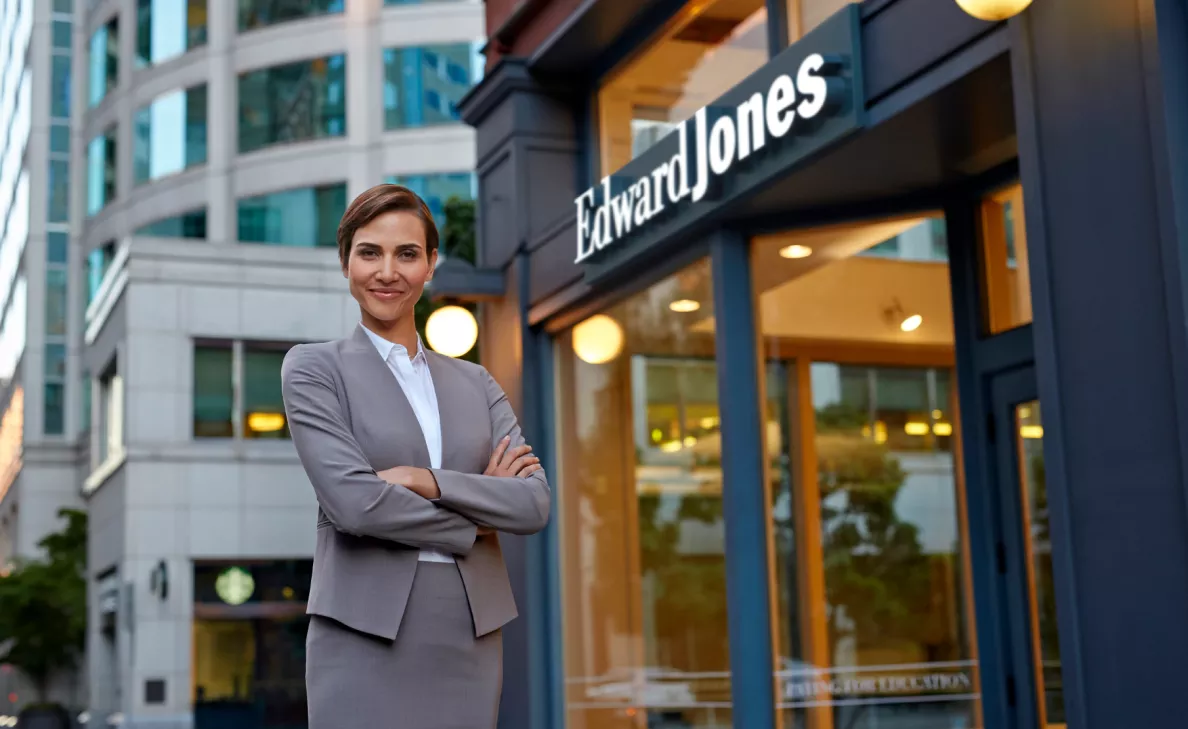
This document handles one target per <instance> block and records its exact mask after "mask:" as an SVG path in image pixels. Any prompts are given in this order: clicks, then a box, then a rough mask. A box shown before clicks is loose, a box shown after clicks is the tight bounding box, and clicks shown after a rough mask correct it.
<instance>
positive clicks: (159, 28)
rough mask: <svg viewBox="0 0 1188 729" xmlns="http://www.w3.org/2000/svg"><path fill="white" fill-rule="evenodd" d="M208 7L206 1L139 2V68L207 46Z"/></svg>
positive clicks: (137, 27) (138, 0)
mask: <svg viewBox="0 0 1188 729" xmlns="http://www.w3.org/2000/svg"><path fill="white" fill-rule="evenodd" d="M217 1H218V0H216V2H217ZM206 4H207V0H137V6H136V65H137V66H139V67H142V68H143V67H145V66H151V65H153V64H156V63H161V62H163V61H168V60H169V59H171V58H174V57H175V56H180V55H181V54H183V53H185V52H186V51H189V50H192V49H194V48H197V47H199V46H203V45H206Z"/></svg>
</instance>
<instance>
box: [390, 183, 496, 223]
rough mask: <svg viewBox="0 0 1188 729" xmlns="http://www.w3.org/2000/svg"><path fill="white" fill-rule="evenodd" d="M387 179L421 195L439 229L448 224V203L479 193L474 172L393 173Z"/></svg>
mask: <svg viewBox="0 0 1188 729" xmlns="http://www.w3.org/2000/svg"><path fill="white" fill-rule="evenodd" d="M387 181H388V182H389V183H391V184H394V185H404V186H405V187H407V188H408V189H410V190H412V191H413V192H415V193H416V194H417V195H419V196H420V197H421V199H422V200H424V201H425V204H426V205H427V206H429V212H430V213H432V214H433V220H434V222H436V223H437V228H438V230H441V229H444V228H445V226H446V222H447V221H446V203H448V202H449V201H450V200H474V199H475V197H476V196H477V195H478V179H477V178H476V177H475V174H474V173H473V172H442V173H436V174H428V175H392V176H390V177H389V178H388V180H387Z"/></svg>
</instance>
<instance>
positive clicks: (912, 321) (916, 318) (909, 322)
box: [899, 314, 924, 332]
mask: <svg viewBox="0 0 1188 729" xmlns="http://www.w3.org/2000/svg"><path fill="white" fill-rule="evenodd" d="M923 323H924V317H922V316H920V315H919V314H912V315H911V316H909V317H908V318H906V319H904V320H903V321H902V322H900V323H899V328H900V329H902V330H903V331H905V332H914V331H916V330H917V329H919V328H920V325H921V324H923Z"/></svg>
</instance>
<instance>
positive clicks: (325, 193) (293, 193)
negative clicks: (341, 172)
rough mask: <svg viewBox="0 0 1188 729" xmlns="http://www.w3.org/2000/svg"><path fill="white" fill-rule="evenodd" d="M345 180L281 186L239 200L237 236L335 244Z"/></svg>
mask: <svg viewBox="0 0 1188 729" xmlns="http://www.w3.org/2000/svg"><path fill="white" fill-rule="evenodd" d="M346 202H347V201H346V183H339V184H337V185H320V186H318V187H304V188H298V189H294V190H283V191H281V192H273V193H269V194H267V195H259V196H256V197H249V198H244V199H242V200H240V201H239V204H238V212H239V240H241V241H244V242H248V243H271V244H273V245H285V246H335V245H337V235H338V223H339V221H340V220H341V219H342V214H343V213H344V212H345V211H346Z"/></svg>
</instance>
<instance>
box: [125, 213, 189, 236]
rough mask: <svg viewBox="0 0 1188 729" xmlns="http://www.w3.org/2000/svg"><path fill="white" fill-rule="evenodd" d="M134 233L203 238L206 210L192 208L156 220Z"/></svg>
mask: <svg viewBox="0 0 1188 729" xmlns="http://www.w3.org/2000/svg"><path fill="white" fill-rule="evenodd" d="M136 235H151V236H158V237H161V238H202V239H204V238H206V210H194V211H191V212H188V213H182V214H181V215H178V216H176V217H172V218H165V219H163V220H157V221H155V222H152V223H149V224H148V225H145V226H143V227H141V228H139V229H138V230H137V231H136Z"/></svg>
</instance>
